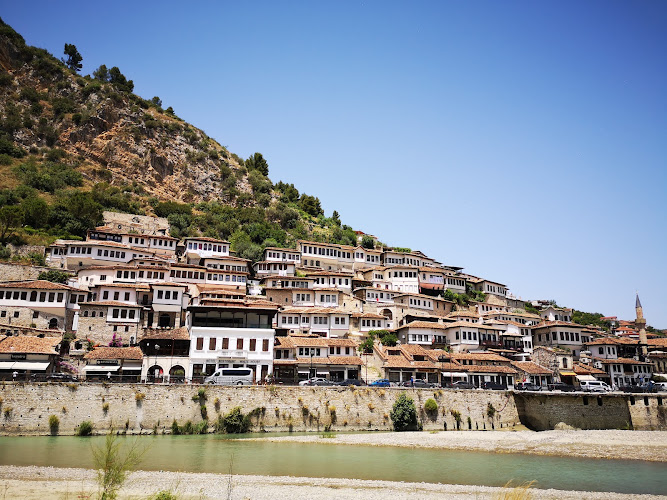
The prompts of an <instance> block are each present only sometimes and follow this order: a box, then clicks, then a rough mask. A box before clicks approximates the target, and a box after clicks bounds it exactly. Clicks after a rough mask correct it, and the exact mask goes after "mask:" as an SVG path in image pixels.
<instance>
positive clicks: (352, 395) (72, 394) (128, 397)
mask: <svg viewBox="0 0 667 500" xmlns="http://www.w3.org/2000/svg"><path fill="white" fill-rule="evenodd" d="M200 387H203V386H190V385H185V386H177V385H172V386H166V385H147V384H136V385H135V384H123V385H114V384H110V385H105V384H69V385H68V384H36V383H35V384H22V383H16V384H14V383H7V384H5V385H2V386H0V397H1V398H2V404H1V405H0V433H1V434H48V433H49V425H48V420H49V416H50V415H56V416H57V417H58V418H59V419H60V428H59V433H60V434H73V433H74V432H75V429H76V427H77V426H78V425H79V424H80V423H81V422H82V421H84V420H92V421H93V422H94V423H95V428H96V429H97V431H98V432H103V431H104V430H105V429H108V428H110V427H111V426H113V428H114V429H117V430H123V429H126V428H127V430H128V432H141V431H144V432H152V430H153V429H154V428H157V430H158V432H162V431H163V430H166V431H169V429H170V426H171V424H172V422H173V421H174V420H176V421H177V422H178V423H179V424H181V425H182V424H184V423H185V422H186V421H188V420H190V421H192V422H193V423H197V422H200V421H201V420H202V406H205V408H206V410H205V412H206V414H207V415H208V420H209V421H210V422H213V421H214V420H216V419H217V416H218V415H219V414H225V413H227V412H228V411H229V410H230V409H232V408H233V407H235V406H240V407H241V408H242V410H243V412H244V413H250V412H251V411H253V410H255V411H256V413H257V416H255V417H253V419H252V421H253V430H254V431H259V430H261V429H265V430H267V431H289V430H293V431H322V430H324V428H325V427H326V426H329V425H330V426H331V428H332V429H333V430H369V429H373V430H391V427H392V426H391V419H390V417H389V414H390V412H391V408H392V405H393V404H394V401H395V400H396V398H397V397H398V396H399V394H401V393H407V394H408V395H409V396H410V397H412V398H413V399H414V401H415V404H416V406H417V409H418V412H419V414H420V420H421V421H422V422H423V426H424V429H425V430H433V429H438V430H442V429H444V428H445V424H446V428H447V429H449V430H452V429H455V428H456V421H455V418H454V416H453V415H452V410H454V411H455V412H458V413H459V414H460V426H461V429H468V428H472V429H493V428H495V429H498V428H504V427H510V426H513V425H515V424H518V423H519V416H518V414H517V411H516V407H515V406H514V399H513V396H512V393H506V392H500V391H454V390H427V389H397V388H396V389H395V388H391V389H378V388H352V389H348V388H343V387H336V388H326V387H315V388H312V387H264V386H252V387H219V386H208V387H206V401H203V402H202V403H203V405H201V404H200V401H199V400H198V399H197V398H195V399H197V400H196V401H195V400H193V397H194V396H196V394H197V391H198V389H199V388H200ZM137 394H139V397H138V399H137ZM141 395H143V397H142V396H141ZM428 398H434V399H435V400H436V401H437V403H438V410H437V412H436V413H435V414H434V415H426V414H425V413H424V411H423V407H424V403H425V402H426V400H427V399H428ZM489 404H491V405H492V406H493V408H494V409H495V413H494V414H493V416H489V412H488V410H489V408H490V407H489ZM105 405H108V406H106V408H107V409H106V411H105Z"/></svg>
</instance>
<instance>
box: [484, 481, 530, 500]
mask: <svg viewBox="0 0 667 500" xmlns="http://www.w3.org/2000/svg"><path fill="white" fill-rule="evenodd" d="M534 484H535V481H530V482H527V483H521V484H520V485H518V486H512V481H508V482H507V483H505V486H503V488H502V490H501V491H499V492H498V493H497V494H496V495H494V497H493V498H494V500H531V499H533V498H535V496H534V495H533V492H532V491H530V488H532V487H533V485H534Z"/></svg>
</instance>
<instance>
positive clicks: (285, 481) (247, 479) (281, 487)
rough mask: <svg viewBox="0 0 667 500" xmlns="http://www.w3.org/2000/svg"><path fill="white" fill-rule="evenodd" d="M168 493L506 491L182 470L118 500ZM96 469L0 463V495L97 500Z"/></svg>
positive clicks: (252, 497)
mask: <svg viewBox="0 0 667 500" xmlns="http://www.w3.org/2000/svg"><path fill="white" fill-rule="evenodd" d="M165 490H166V491H170V492H172V493H175V494H176V495H178V499H179V500H195V499H196V500H207V499H226V500H246V499H249V500H313V499H317V500H384V499H387V498H390V499H392V500H398V499H405V500H431V499H432V500H436V499H438V500H439V499H466V500H467V499H470V500H472V499H479V500H482V499H494V498H503V497H502V495H503V494H504V493H506V492H507V491H508V490H507V489H503V488H491V487H486V486H464V485H456V484H428V483H404V482H400V483H399V482H391V481H367V480H359V479H327V478H324V479H323V478H304V477H287V476H276V477H270V476H239V475H234V476H230V475H224V474H193V473H184V472H164V471H159V472H153V471H137V472H134V473H132V474H131V476H130V477H129V479H128V481H127V483H126V485H125V486H124V487H123V489H122V491H121V494H120V496H119V498H120V499H121V500H139V499H146V500H147V499H150V498H152V497H153V496H154V495H155V494H156V493H157V492H159V491H165ZM530 491H531V493H532V496H531V497H530V498H533V499H545V500H559V499H562V500H579V499H591V500H621V499H629V498H633V499H641V500H657V499H662V500H664V499H666V498H667V497H664V496H656V495H623V494H618V493H597V492H583V491H562V490H553V489H550V490H540V489H531V490H530ZM96 493H97V486H96V484H95V472H94V471H91V470H86V469H60V468H53V467H14V466H0V498H3V499H9V498H12V499H13V498H16V499H22V500H45V499H62V500H75V499H77V500H78V499H91V500H92V499H94V498H97V496H96Z"/></svg>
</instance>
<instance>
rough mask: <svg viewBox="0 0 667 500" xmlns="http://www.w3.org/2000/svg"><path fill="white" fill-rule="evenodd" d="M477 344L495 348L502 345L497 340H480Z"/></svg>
mask: <svg viewBox="0 0 667 500" xmlns="http://www.w3.org/2000/svg"><path fill="white" fill-rule="evenodd" d="M479 345H481V346H484V347H495V348H502V347H503V343H502V342H500V341H498V340H481V341H480V342H479Z"/></svg>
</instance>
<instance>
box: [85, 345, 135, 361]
mask: <svg viewBox="0 0 667 500" xmlns="http://www.w3.org/2000/svg"><path fill="white" fill-rule="evenodd" d="M143 357H144V356H143V353H142V352H141V349H139V348H138V347H96V348H95V350H93V351H90V352H89V353H87V354H86V355H85V356H84V359H143Z"/></svg>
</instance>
